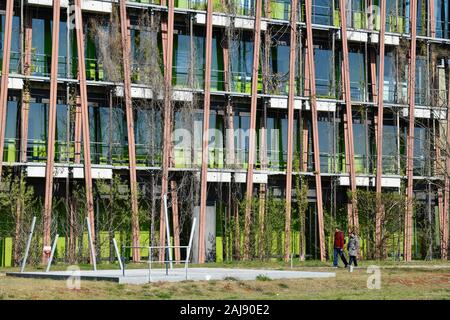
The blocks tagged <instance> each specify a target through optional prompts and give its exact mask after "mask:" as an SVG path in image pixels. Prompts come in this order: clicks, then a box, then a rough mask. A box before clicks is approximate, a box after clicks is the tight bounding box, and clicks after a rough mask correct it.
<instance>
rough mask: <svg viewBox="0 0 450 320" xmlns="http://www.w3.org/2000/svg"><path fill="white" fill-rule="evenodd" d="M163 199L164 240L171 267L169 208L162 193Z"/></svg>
mask: <svg viewBox="0 0 450 320" xmlns="http://www.w3.org/2000/svg"><path fill="white" fill-rule="evenodd" d="M163 200H164V217H165V218H166V240H167V249H168V255H169V261H170V269H172V268H173V265H172V250H171V248H170V246H171V244H170V228H169V212H168V211H169V209H168V208H167V195H166V194H165V195H163Z"/></svg>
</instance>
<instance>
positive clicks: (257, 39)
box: [243, 0, 262, 260]
mask: <svg viewBox="0 0 450 320" xmlns="http://www.w3.org/2000/svg"><path fill="white" fill-rule="evenodd" d="M255 1H256V6H255V10H256V12H255V20H254V21H255V29H254V39H253V41H254V44H253V65H252V97H251V102H250V136H249V144H248V145H249V150H248V169H247V190H246V194H245V200H246V203H245V222H244V257H243V258H244V260H248V259H249V258H250V248H249V241H250V219H251V211H252V203H251V201H252V197H253V170H254V168H253V167H254V164H255V147H256V146H255V144H256V109H257V103H258V69H259V49H260V48H259V47H260V44H261V11H262V10H261V8H262V0H255Z"/></svg>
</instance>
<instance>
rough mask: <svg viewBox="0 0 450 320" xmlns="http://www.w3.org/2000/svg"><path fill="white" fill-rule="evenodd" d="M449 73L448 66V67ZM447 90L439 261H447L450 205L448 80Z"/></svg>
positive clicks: (449, 109)
mask: <svg viewBox="0 0 450 320" xmlns="http://www.w3.org/2000/svg"><path fill="white" fill-rule="evenodd" d="M448 69H449V71H448V72H449V73H450V65H449V66H448ZM447 86H448V89H447V133H446V134H447V140H446V144H445V146H446V148H445V170H444V204H443V212H442V213H443V214H442V219H441V223H440V230H439V231H440V232H439V233H440V235H441V259H442V260H447V259H448V221H449V203H450V79H449V80H448V84H447Z"/></svg>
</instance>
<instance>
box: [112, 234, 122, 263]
mask: <svg viewBox="0 0 450 320" xmlns="http://www.w3.org/2000/svg"><path fill="white" fill-rule="evenodd" d="M113 244H114V250H115V251H116V256H117V261H119V266H120V270H122V271H123V264H122V257H121V256H120V253H119V248H118V247H117V242H116V238H113Z"/></svg>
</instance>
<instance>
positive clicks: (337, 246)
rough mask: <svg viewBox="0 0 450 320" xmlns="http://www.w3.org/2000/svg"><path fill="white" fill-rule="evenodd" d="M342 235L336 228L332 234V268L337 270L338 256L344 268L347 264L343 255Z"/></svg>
mask: <svg viewBox="0 0 450 320" xmlns="http://www.w3.org/2000/svg"><path fill="white" fill-rule="evenodd" d="M344 242H345V240H344V233H343V232H342V231H341V230H339V228H336V231H335V233H334V257H333V267H334V268H337V267H338V264H339V258H338V255H339V256H340V257H341V259H342V262H344V265H345V268H347V266H348V263H347V259H346V258H345V255H344Z"/></svg>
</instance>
